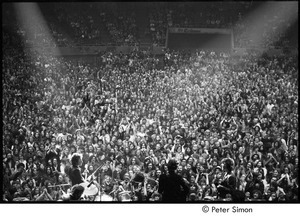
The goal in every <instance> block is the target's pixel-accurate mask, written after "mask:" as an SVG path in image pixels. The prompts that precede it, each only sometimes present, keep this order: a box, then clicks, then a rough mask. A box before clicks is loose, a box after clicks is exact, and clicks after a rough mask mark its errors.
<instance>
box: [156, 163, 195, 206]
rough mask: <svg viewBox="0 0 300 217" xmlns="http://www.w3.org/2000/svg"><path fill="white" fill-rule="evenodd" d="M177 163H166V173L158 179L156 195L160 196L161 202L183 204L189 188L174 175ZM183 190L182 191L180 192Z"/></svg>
mask: <svg viewBox="0 0 300 217" xmlns="http://www.w3.org/2000/svg"><path fill="white" fill-rule="evenodd" d="M176 169H177V162H176V161H175V160H174V159H171V160H170V161H169V162H168V173H167V174H163V175H161V176H160V177H159V188H158V193H160V194H162V202H185V201H186V197H187V195H188V193H189V188H188V186H187V185H186V184H185V182H184V180H183V178H182V177H181V176H180V175H178V174H176V173H175V170H176ZM181 188H183V191H182V190H181Z"/></svg>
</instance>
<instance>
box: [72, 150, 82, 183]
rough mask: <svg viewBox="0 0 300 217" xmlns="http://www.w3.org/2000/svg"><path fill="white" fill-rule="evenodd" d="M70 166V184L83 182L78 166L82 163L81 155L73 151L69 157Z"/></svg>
mask: <svg viewBox="0 0 300 217" xmlns="http://www.w3.org/2000/svg"><path fill="white" fill-rule="evenodd" d="M71 163H72V168H70V169H69V177H70V180H71V183H72V186H74V185H76V184H80V183H83V182H84V179H83V177H82V175H81V171H80V166H81V165H82V155H81V154H78V153H74V154H73V155H72V158H71Z"/></svg>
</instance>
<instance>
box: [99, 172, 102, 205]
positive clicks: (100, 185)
mask: <svg viewBox="0 0 300 217" xmlns="http://www.w3.org/2000/svg"><path fill="white" fill-rule="evenodd" d="M98 179H99V193H98V194H99V198H100V201H101V196H102V194H101V188H102V184H101V170H100V173H99V177H98Z"/></svg>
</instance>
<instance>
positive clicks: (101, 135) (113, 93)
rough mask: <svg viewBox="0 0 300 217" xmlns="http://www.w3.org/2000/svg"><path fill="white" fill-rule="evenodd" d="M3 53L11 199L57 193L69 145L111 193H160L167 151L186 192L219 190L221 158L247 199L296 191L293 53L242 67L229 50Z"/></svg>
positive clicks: (204, 195) (193, 196)
mask: <svg viewBox="0 0 300 217" xmlns="http://www.w3.org/2000/svg"><path fill="white" fill-rule="evenodd" d="M4 52H5V53H4V56H3V60H2V70H3V71H2V73H3V85H4V86H3V99H2V103H3V190H4V195H3V199H4V200H6V201H12V200H14V199H15V200H18V198H26V199H28V200H33V201H35V200H60V199H61V197H62V195H63V194H64V193H63V192H65V193H66V192H67V191H68V189H70V186H69V185H66V184H69V183H70V182H69V180H68V179H69V176H68V174H67V171H68V168H70V166H71V163H70V160H71V156H72V154H73V153H81V154H82V160H83V163H82V167H81V172H82V175H83V177H85V178H86V179H87V180H89V181H91V180H94V181H95V182H98V184H99V186H100V187H99V193H98V194H97V195H104V197H108V198H110V199H111V200H118V201H119V200H120V196H119V194H120V192H122V191H125V192H129V195H130V197H131V200H134V201H157V200H158V201H159V200H160V198H161V197H160V196H161V195H160V194H159V193H158V192H157V189H158V180H159V176H160V175H161V174H166V173H167V166H166V165H167V163H168V161H169V160H170V159H175V160H176V161H177V162H178V168H177V170H176V173H178V174H180V175H181V176H182V177H183V178H184V180H185V182H186V184H187V185H188V187H189V194H188V196H187V197H188V201H194V200H195V201H201V200H206V199H210V200H218V199H220V198H219V195H218V191H217V188H216V186H217V185H218V183H219V182H220V181H222V178H223V175H224V173H223V162H222V160H223V159H224V158H230V159H232V161H233V162H234V166H233V173H234V174H235V177H236V186H235V189H237V190H238V191H241V192H244V194H245V198H246V200H247V201H255V200H264V201H293V200H297V191H298V184H299V182H298V92H297V88H298V86H297V83H298V76H297V74H298V63H297V59H295V58H294V57H287V56H281V57H276V58H275V57H272V58H269V57H266V56H256V55H250V54H249V55H247V56H246V57H243V58H244V59H243V61H242V60H240V61H241V62H243V63H244V64H240V66H239V67H236V66H235V65H234V64H233V61H232V60H233V59H234V57H231V56H230V55H229V54H226V53H215V52H211V51H209V52H208V51H197V52H191V53H189V52H175V51H169V50H166V51H165V57H164V67H158V61H157V58H156V57H155V56H152V55H150V54H148V53H145V52H139V51H133V52H132V53H130V54H114V53H109V52H107V53H103V55H102V62H100V63H99V64H98V65H88V64H83V63H78V62H74V61H73V62H72V61H67V60H65V59H64V58H56V57H51V56H46V55H45V54H41V53H39V54H38V53H24V52H22V51H19V50H16V49H10V50H6V51H4ZM16 198H17V199H16ZM85 199H86V200H89V199H90V196H89V197H86V198H85ZM94 199H95V198H94ZM110 199H109V200H110ZM223 200H229V201H230V200H231V198H230V195H227V197H226V198H223Z"/></svg>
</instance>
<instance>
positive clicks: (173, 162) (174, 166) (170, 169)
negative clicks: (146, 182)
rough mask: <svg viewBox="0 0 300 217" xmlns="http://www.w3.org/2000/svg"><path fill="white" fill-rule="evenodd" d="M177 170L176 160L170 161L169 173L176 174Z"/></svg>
mask: <svg viewBox="0 0 300 217" xmlns="http://www.w3.org/2000/svg"><path fill="white" fill-rule="evenodd" d="M176 169H177V162H176V160H174V159H171V160H169V162H168V171H169V172H170V173H171V172H175V170H176Z"/></svg>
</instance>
